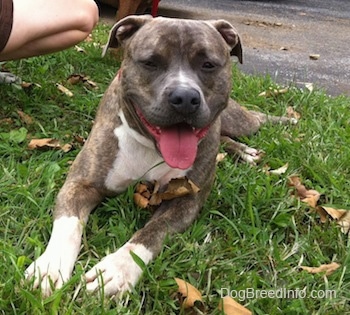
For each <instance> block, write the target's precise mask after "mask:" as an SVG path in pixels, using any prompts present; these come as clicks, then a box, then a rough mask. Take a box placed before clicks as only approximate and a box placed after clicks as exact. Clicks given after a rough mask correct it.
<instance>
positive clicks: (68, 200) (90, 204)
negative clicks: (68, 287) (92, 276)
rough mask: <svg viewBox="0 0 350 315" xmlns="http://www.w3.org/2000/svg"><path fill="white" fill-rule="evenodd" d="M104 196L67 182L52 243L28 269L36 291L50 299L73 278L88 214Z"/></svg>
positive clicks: (79, 184)
mask: <svg viewBox="0 0 350 315" xmlns="http://www.w3.org/2000/svg"><path fill="white" fill-rule="evenodd" d="M101 199H102V197H101V195H100V194H99V193H98V192H97V190H95V189H94V188H92V187H89V186H86V185H83V184H82V183H80V182H72V181H67V182H66V183H65V184H64V186H63V187H62V189H61V191H60V193H59V194H58V196H57V202H56V207H55V212H54V223H53V229H52V233H51V238H50V241H49V243H48V245H47V248H46V250H45V251H44V253H43V254H42V255H41V256H40V257H39V258H38V259H37V260H35V261H34V262H33V263H32V264H31V265H30V266H29V267H28V269H27V270H26V272H25V276H26V278H27V279H28V280H30V279H33V278H34V282H33V286H34V288H38V287H41V290H42V294H43V295H44V296H49V295H50V294H51V293H52V289H53V288H56V289H58V288H61V287H62V285H63V284H64V283H65V282H66V281H67V280H68V279H69V278H70V277H71V274H72V271H73V268H74V263H75V261H76V259H77V256H78V254H79V251H80V245H81V236H82V233H83V227H84V225H85V223H86V222H87V218H88V214H89V213H90V211H91V210H92V209H93V208H94V207H95V206H96V205H97V204H98V202H100V200H101Z"/></svg>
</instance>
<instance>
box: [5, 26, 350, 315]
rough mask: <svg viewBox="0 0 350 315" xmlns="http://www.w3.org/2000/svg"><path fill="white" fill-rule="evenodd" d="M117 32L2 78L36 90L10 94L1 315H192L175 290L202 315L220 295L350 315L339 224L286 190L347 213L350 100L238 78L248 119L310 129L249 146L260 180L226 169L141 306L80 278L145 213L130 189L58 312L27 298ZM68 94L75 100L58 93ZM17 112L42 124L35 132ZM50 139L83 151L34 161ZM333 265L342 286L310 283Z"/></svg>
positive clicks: (256, 309) (280, 309) (270, 129)
mask: <svg viewBox="0 0 350 315" xmlns="http://www.w3.org/2000/svg"><path fill="white" fill-rule="evenodd" d="M107 33H108V31H107V27H105V26H103V25H100V26H99V27H98V28H97V29H96V30H95V32H94V34H93V38H94V42H85V43H82V44H81V45H79V46H81V47H83V48H84V49H85V51H86V53H79V52H77V51H76V50H74V49H69V50H66V51H64V52H60V53H56V54H54V55H49V56H44V57H40V58H31V59H26V60H21V61H17V62H9V63H7V64H6V65H5V67H6V68H7V69H9V70H11V71H12V72H13V73H15V74H17V75H19V76H21V77H22V79H23V80H24V81H26V82H33V83H36V84H38V85H40V86H33V87H32V88H30V89H19V88H17V87H14V86H5V85H2V86H0V255H1V256H0V271H1V272H0V314H26V315H27V314H183V313H184V312H183V311H181V310H180V306H179V303H178V302H177V301H176V299H174V294H173V292H174V291H175V290H176V285H175V281H174V280H173V278H174V277H179V278H182V279H184V280H186V281H188V282H190V283H191V284H193V285H194V286H195V287H197V288H198V289H199V290H200V291H201V292H202V294H203V298H204V301H205V304H206V311H205V313H206V314H220V311H218V310H217V305H218V304H219V300H220V290H221V288H229V289H230V290H246V289H247V288H255V289H265V290H269V289H274V288H275V289H278V288H286V289H288V290H296V289H304V288H306V290H307V292H308V293H310V292H311V291H312V290H317V291H319V292H321V293H322V292H323V291H322V290H326V289H328V290H336V293H337V296H336V297H335V298H333V299H326V298H305V299H271V298H260V299H259V298H246V299H241V301H240V303H241V304H243V305H246V307H247V308H249V309H250V310H251V311H253V313H254V314H350V273H349V266H350V242H349V238H348V236H346V235H344V234H342V233H341V232H340V230H339V228H338V227H337V226H336V224H335V223H334V222H328V223H326V224H321V223H320V222H319V217H318V216H317V214H315V213H312V212H310V211H309V209H308V208H307V206H306V205H305V204H304V203H301V202H300V201H298V200H297V199H295V198H292V197H291V196H290V195H291V189H290V188H289V187H288V185H287V177H288V176H289V175H291V174H298V175H300V177H301V178H302V180H303V183H304V184H305V185H307V187H308V188H313V189H316V190H318V191H319V192H321V193H322V197H321V203H322V204H330V205H337V207H338V208H343V209H349V208H350V206H349V205H350V194H349V191H350V137H349V134H350V111H349V107H350V100H349V99H348V98H346V97H342V96H340V97H336V98H331V97H328V96H327V95H326V94H325V93H323V92H322V91H319V90H316V91H314V92H309V91H307V90H306V91H302V90H299V89H297V88H294V87H292V86H291V87H290V90H289V92H288V93H286V94H283V95H278V96H276V97H272V98H263V97H258V96H257V95H258V94H259V93H260V92H262V91H264V90H266V89H267V88H269V87H276V84H275V83H274V82H273V81H272V80H271V79H270V78H268V77H252V76H246V75H244V74H242V73H240V72H239V71H238V70H236V69H234V70H233V75H234V83H233V85H234V86H233V96H234V98H235V99H236V100H238V101H239V102H240V103H241V104H242V105H244V106H246V107H248V108H250V109H258V110H260V111H263V112H268V113H272V114H275V115H283V114H285V112H286V108H287V107H288V106H292V107H293V108H294V109H295V110H296V111H297V112H299V113H300V114H301V115H302V118H301V120H300V122H299V123H298V124H297V125H296V126H281V125H275V126H272V125H266V126H264V127H263V128H262V129H261V130H260V131H259V132H258V134H257V135H255V136H253V137H251V138H248V139H242V140H243V141H244V142H246V143H248V145H250V146H252V147H256V148H260V149H262V150H263V151H264V152H265V153H266V154H265V156H264V157H263V160H262V161H261V163H260V164H259V165H258V166H257V167H251V166H248V165H245V164H238V163H236V161H235V160H234V159H232V158H230V157H228V158H226V159H225V160H224V161H223V162H221V163H220V164H219V166H218V171H217V177H216V181H215V185H214V187H213V189H212V192H211V195H210V198H209V200H208V201H207V203H206V205H205V208H204V209H203V211H202V214H201V216H200V218H198V220H197V221H196V222H195V223H194V224H193V226H192V227H191V228H190V229H189V230H188V231H187V232H185V233H184V234H182V235H176V236H174V237H173V238H172V239H168V240H167V241H166V243H165V245H164V250H163V251H162V252H161V254H160V256H159V257H158V258H157V259H156V260H155V261H154V262H153V263H151V264H150V265H149V266H148V267H147V268H146V271H145V274H144V276H143V278H142V279H141V281H140V282H139V283H138V284H137V286H136V288H135V290H134V292H133V293H131V294H130V295H129V296H126V297H125V298H124V299H122V300H120V301H115V300H104V299H102V298H100V297H99V296H97V295H96V296H94V295H90V294H88V293H86V292H85V291H84V287H83V286H79V283H80V277H81V275H82V273H83V272H84V270H87V269H88V268H89V267H91V266H92V265H93V264H94V263H96V262H97V261H98V260H99V259H100V258H102V257H103V256H104V255H105V254H106V253H109V252H112V251H115V250H116V249H117V248H118V247H120V246H121V245H122V244H123V243H124V242H125V241H127V240H128V239H129V237H130V236H131V235H132V234H133V232H134V231H136V230H137V229H138V228H140V227H142V226H143V225H144V224H145V222H146V220H147V218H148V217H149V213H148V212H147V211H144V210H139V209H137V207H136V206H135V205H134V204H133V202H132V193H133V190H132V189H130V190H129V191H128V192H126V193H125V194H123V195H121V196H120V197H119V198H113V199H109V200H106V201H105V202H104V203H103V204H102V205H101V206H100V207H99V208H98V209H97V210H96V211H95V212H94V213H93V214H92V215H91V217H90V220H89V222H88V225H87V228H86V232H85V235H84V242H83V244H84V246H83V249H82V251H81V253H80V256H79V258H78V262H77V264H76V268H75V271H74V274H73V278H72V280H71V281H70V282H69V283H67V284H66V285H65V286H64V288H63V289H62V290H59V291H56V292H55V293H54V294H53V295H52V296H51V297H50V298H47V299H42V298H41V296H40V292H38V291H32V290H31V289H30V285H28V284H23V282H22V280H23V273H24V270H25V268H26V267H27V266H28V265H29V264H30V263H31V261H32V260H33V259H35V258H36V257H38V256H39V255H40V254H41V253H42V252H43V250H44V249H45V246H46V244H47V242H48V239H49V235H50V231H51V224H52V219H51V214H52V208H53V205H54V200H55V195H56V194H57V192H58V190H59V188H60V187H61V185H62V184H63V182H64V179H65V176H66V174H67V171H68V168H69V165H70V163H71V161H72V160H73V159H74V157H75V156H76V154H77V153H78V151H79V149H80V148H81V145H80V144H79V143H78V142H77V141H75V140H74V137H75V136H76V135H79V136H82V137H86V136H87V135H88V133H89V130H90V128H91V125H92V121H93V119H94V113H95V111H96V108H97V105H98V102H99V100H100V98H101V96H102V94H103V91H104V90H105V89H106V87H107V85H108V83H109V82H110V81H111V79H112V77H113V75H114V73H115V72H116V71H117V69H118V66H119V64H118V62H116V61H115V60H114V59H113V58H112V57H107V58H104V59H101V58H100V53H101V48H100V47H98V45H96V43H104V42H105V41H106V36H107ZM72 73H79V74H84V75H88V76H89V77H90V78H91V80H93V81H94V82H96V83H97V85H98V86H99V89H98V90H89V89H88V88H86V87H85V86H84V85H82V84H78V85H75V86H69V85H68V84H67V83H66V78H67V77H68V76H69V75H70V74H72ZM56 83H62V84H64V85H65V86H67V87H68V88H70V89H71V90H72V91H73V93H74V96H73V97H72V98H69V97H67V96H65V95H63V94H62V93H61V92H59V91H58V90H57V88H56V86H55V84H56ZM18 110H21V111H23V112H25V113H26V114H28V115H30V116H31V117H32V118H33V119H34V122H33V123H32V124H26V123H25V122H23V121H22V120H21V119H20V116H19V114H18V112H17V111H18ZM35 137H40V138H43V137H53V138H57V139H60V140H61V141H62V142H64V143H72V142H73V143H74V150H72V151H71V152H69V153H62V152H60V151H45V152H44V151H38V150H34V151H30V150H28V149H27V145H28V142H29V139H30V138H35ZM287 162H288V163H289V168H288V170H287V172H286V173H285V174H283V175H280V176H276V175H266V174H265V173H264V171H263V166H264V165H266V164H268V165H269V166H270V167H272V168H278V167H280V166H282V165H284V164H285V163H287ZM332 261H336V262H338V263H339V264H341V267H340V268H339V269H338V270H337V271H335V272H334V273H333V274H332V275H330V276H327V277H325V276H324V274H315V275H313V274H309V273H307V272H305V271H300V270H299V268H298V266H299V265H307V266H319V265H320V264H328V263H330V262H332Z"/></svg>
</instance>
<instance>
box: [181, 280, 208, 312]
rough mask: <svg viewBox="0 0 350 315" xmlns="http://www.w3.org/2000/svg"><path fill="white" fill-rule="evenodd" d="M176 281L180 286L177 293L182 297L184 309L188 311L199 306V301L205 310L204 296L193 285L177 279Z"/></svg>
mask: <svg viewBox="0 0 350 315" xmlns="http://www.w3.org/2000/svg"><path fill="white" fill-rule="evenodd" d="M175 281H176V283H177V285H178V290H177V292H178V293H179V295H180V304H181V306H182V307H183V308H185V309H188V308H192V307H194V306H195V305H196V306H197V305H198V303H196V302H197V301H199V302H200V304H201V305H202V307H203V308H204V304H203V299H202V294H201V293H200V292H199V291H198V290H197V289H196V288H195V287H194V286H193V285H191V284H189V283H188V282H186V281H184V280H182V279H179V278H175Z"/></svg>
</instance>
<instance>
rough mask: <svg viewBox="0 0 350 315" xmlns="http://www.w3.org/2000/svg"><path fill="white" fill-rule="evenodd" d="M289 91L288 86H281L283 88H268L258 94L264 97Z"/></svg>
mask: <svg viewBox="0 0 350 315" xmlns="http://www.w3.org/2000/svg"><path fill="white" fill-rule="evenodd" d="M288 91H289V88H283V89H273V90H272V89H270V90H267V91H264V92H261V93H260V94H259V95H258V96H264V97H270V96H277V95H280V94H285V93H287V92H288Z"/></svg>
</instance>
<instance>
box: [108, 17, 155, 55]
mask: <svg viewBox="0 0 350 315" xmlns="http://www.w3.org/2000/svg"><path fill="white" fill-rule="evenodd" d="M152 19H153V17H152V16H151V15H130V16H127V17H125V18H124V19H121V20H120V21H119V22H117V23H116V24H114V25H113V27H112V29H111V30H110V32H109V37H108V42H107V44H106V45H105V47H104V48H103V51H102V57H104V56H105V54H106V52H107V50H108V48H117V47H120V46H122V45H123V43H124V41H125V40H127V39H129V38H130V37H131V36H132V35H134V34H135V33H136V32H137V30H138V29H140V28H141V27H142V26H143V25H144V24H146V23H148V22H149V21H151V20H152Z"/></svg>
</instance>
